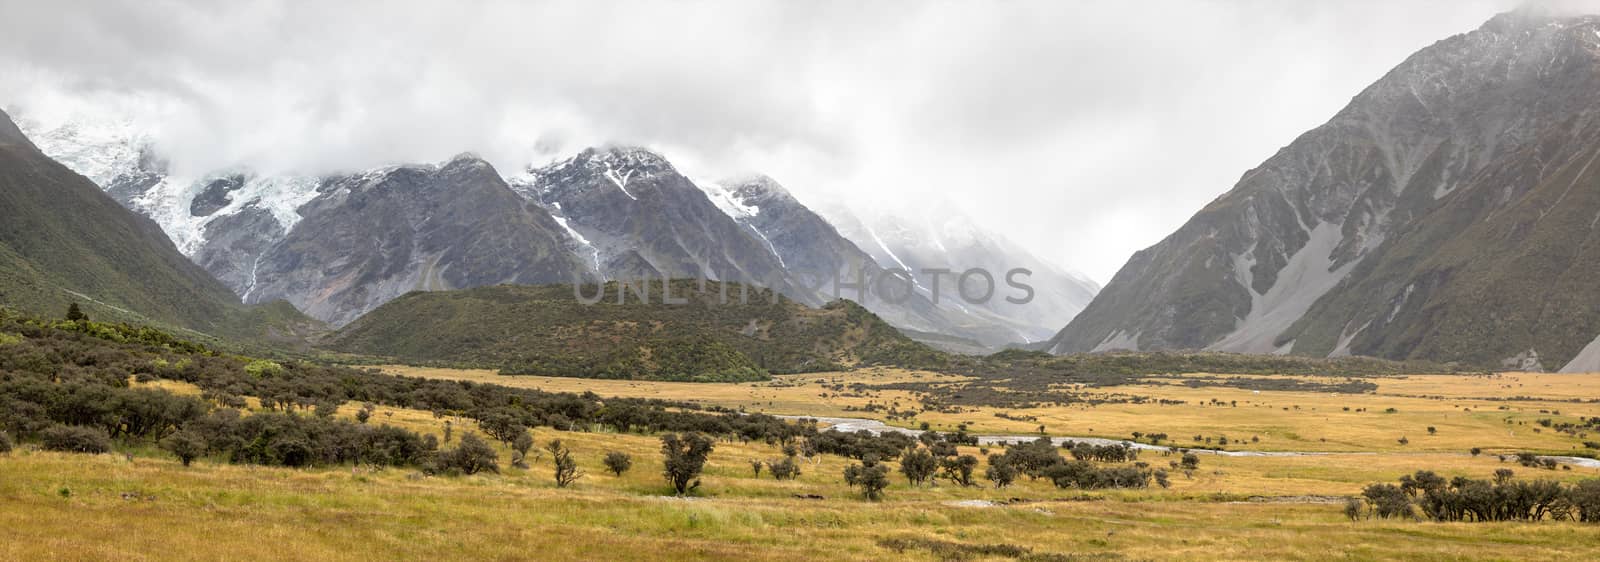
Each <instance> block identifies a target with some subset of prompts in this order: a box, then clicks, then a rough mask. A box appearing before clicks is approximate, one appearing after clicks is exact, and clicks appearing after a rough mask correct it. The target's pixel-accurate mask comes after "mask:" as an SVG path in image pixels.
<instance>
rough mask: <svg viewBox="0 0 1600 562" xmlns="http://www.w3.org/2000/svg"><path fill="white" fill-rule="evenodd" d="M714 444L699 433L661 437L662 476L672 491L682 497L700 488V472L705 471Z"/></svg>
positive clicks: (671, 434) (672, 434)
mask: <svg viewBox="0 0 1600 562" xmlns="http://www.w3.org/2000/svg"><path fill="white" fill-rule="evenodd" d="M714 448H716V443H715V442H713V441H712V440H711V438H710V437H706V436H705V435H702V434H700V433H695V432H691V433H685V434H681V435H680V434H676V433H668V434H666V435H662V436H661V456H662V460H663V461H665V462H664V464H665V468H664V469H663V475H664V476H666V478H667V483H669V484H671V485H672V489H673V491H675V492H677V494H678V495H680V496H681V495H684V494H687V493H689V492H690V491H693V490H694V489H696V488H699V487H700V471H701V470H703V469H705V466H706V458H707V457H709V456H711V451H712V449H714Z"/></svg>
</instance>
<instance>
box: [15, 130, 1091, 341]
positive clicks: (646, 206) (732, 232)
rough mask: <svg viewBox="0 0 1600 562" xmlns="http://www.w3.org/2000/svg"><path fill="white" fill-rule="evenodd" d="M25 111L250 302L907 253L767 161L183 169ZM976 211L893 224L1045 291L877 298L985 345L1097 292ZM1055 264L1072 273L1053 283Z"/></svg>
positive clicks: (53, 142)
mask: <svg viewBox="0 0 1600 562" xmlns="http://www.w3.org/2000/svg"><path fill="white" fill-rule="evenodd" d="M23 127H24V128H25V129H28V130H29V132H30V134H32V135H34V136H35V138H38V139H39V144H40V147H41V149H42V150H44V151H45V152H46V153H48V154H51V155H52V156H54V157H58V158H60V159H61V161H62V162H64V163H65V164H67V165H68V166H69V167H71V168H73V169H74V170H78V171H80V172H82V173H84V174H85V175H87V176H89V177H90V178H91V179H93V180H94V181H95V182H96V183H97V184H99V185H101V186H102V188H104V189H105V190H106V191H107V192H108V193H110V194H111V195H112V196H113V197H114V198H115V199H116V200H118V201H119V202H120V203H122V204H123V205H124V206H126V207H128V208H130V209H133V210H135V211H138V212H139V213H141V214H143V215H145V216H147V217H150V218H151V219H153V220H155V221H156V222H157V223H158V224H159V225H160V226H161V228H162V229H163V230H164V231H165V232H166V233H167V235H168V236H170V237H171V238H172V240H173V241H174V243H175V244H176V245H177V247H178V249H179V250H180V251H182V252H183V253H184V254H185V255H187V256H188V257H189V258H190V259H191V260H193V261H194V262H195V263H197V264H199V265H201V266H202V267H204V268H205V269H206V270H207V271H209V272H210V273H211V274H212V275H214V276H216V277H217V278H218V279H220V280H221V281H222V282H223V283H224V284H225V285H227V286H228V287H229V288H231V289H233V290H234V292H235V293H236V294H238V295H239V296H240V298H241V300H243V301H244V302H246V303H257V302H269V301H272V300H278V299H283V300H288V301H289V302H291V303H293V304H294V305H295V306H296V307H298V308H300V309H301V310H302V311H304V312H305V313H307V314H308V315H310V316H312V317H314V318H318V319H320V320H323V321H326V322H329V323H331V324H333V325H335V326H339V325H343V324H345V323H348V322H350V321H351V320H354V319H355V318H357V317H359V316H360V315H362V314H364V313H366V312H367V311H370V310H372V309H374V308H376V307H377V306H379V305H381V304H383V303H384V302H387V301H388V300H390V299H393V298H395V297H397V296H399V295H402V294H404V293H406V292H408V291H413V290H440V289H455V288H468V287H475V286H481V285H492V284H498V283H524V284H538V283H561V282H568V281H570V280H572V279H574V278H576V279H584V280H632V279H641V278H650V279H659V278H660V277H662V276H669V277H691V278H692V277H705V278H709V279H719V280H733V281H750V282H755V283H757V284H760V285H764V286H770V287H773V288H776V289H778V290H779V292H782V293H783V294H785V295H787V296H789V297H791V298H793V299H795V300H798V301H801V302H804V303H807V304H812V305H819V304H821V303H824V302H826V301H828V300H831V299H833V298H835V297H836V296H841V297H844V298H855V299H857V300H861V299H860V295H859V294H851V293H850V292H849V291H848V290H846V291H837V290H835V289H834V287H833V282H834V280H835V279H843V280H847V281H848V280H850V279H852V277H851V276H852V275H854V274H855V272H857V271H867V272H868V277H869V278H870V277H872V273H871V272H875V271H878V270H881V269H884V268H895V267H901V266H902V264H900V263H899V262H898V261H896V260H897V259H898V258H897V257H896V256H895V254H892V253H880V252H881V248H882V247H883V245H882V242H881V241H880V240H875V239H874V240H873V242H872V245H871V246H864V245H862V244H861V242H862V240H866V239H870V238H858V239H853V238H852V237H850V236H848V235H842V234H841V233H840V230H839V229H836V228H834V225H833V224H832V223H830V222H829V221H828V220H826V219H824V218H823V217H822V216H821V215H818V214H817V213H815V212H814V211H812V210H811V209H810V208H808V207H806V206H805V205H804V204H802V203H801V202H800V201H798V200H797V199H795V198H794V197H793V196H792V195H791V194H789V192H788V191H787V190H785V189H784V188H783V187H782V186H780V185H778V183H777V182H775V181H773V180H771V179H770V178H766V177H761V176H752V177H749V178H743V179H737V180H731V181H725V182H707V181H699V182H697V181H692V180H691V179H689V178H688V177H685V176H684V175H683V174H682V173H680V172H679V171H678V170H677V169H676V168H675V167H673V165H672V164H671V163H670V162H669V161H667V159H666V158H664V157H662V156H661V155H659V154H657V153H654V152H651V151H649V150H646V149H642V148H637V147H604V148H593V149H588V150H584V151H582V152H580V153H578V154H576V155H574V156H572V157H571V158H567V159H565V160H561V161H557V162H554V163H551V164H548V165H543V166H529V167H527V168H524V169H522V170H519V171H517V172H515V173H512V174H509V175H506V176H502V174H501V173H500V172H499V171H497V170H495V169H494V167H493V166H491V165H489V163H487V162H484V161H483V160H481V159H478V158H476V157H474V156H471V155H463V156H458V157H456V158H454V159H451V160H449V161H447V162H443V163H439V164H408V165H395V166H385V167H379V168H374V169H369V170H364V171H360V172H354V173H342V174H331V175H319V176H294V175H269V174H259V173H257V172H255V171H253V170H250V169H248V168H234V169H224V170H218V171H214V172H209V173H205V174H199V175H192V174H190V175H186V174H178V173H172V172H170V171H169V166H168V165H167V163H166V161H165V160H164V159H163V158H162V157H161V155H160V150H159V149H158V148H157V147H156V145H155V144H153V143H152V142H151V139H150V136H149V135H146V134H143V133H142V132H141V131H140V130H139V128H138V127H136V126H134V125H133V124H132V123H130V122H126V121H121V120H117V119H104V118H99V119H67V120H63V121H61V122H57V123H40V122H33V121H27V120H24V121H23ZM964 228H965V230H963V231H962V232H961V233H960V236H959V237H949V236H948V234H949V233H946V234H947V237H948V238H949V239H950V240H952V242H950V243H949V245H948V246H947V248H941V249H940V250H938V252H940V253H931V252H932V251H931V250H928V251H924V250H923V249H920V248H916V247H914V246H913V245H912V242H913V241H915V240H919V239H920V240H926V238H925V237H908V236H901V237H899V238H896V240H898V241H899V242H898V243H899V244H900V249H899V250H898V251H901V252H904V253H905V254H906V255H910V256H914V259H915V260H918V261H917V263H918V264H925V265H928V266H930V267H931V266H935V265H939V266H946V265H951V264H957V265H959V266H960V267H963V268H965V267H998V265H997V263H1000V262H1003V263H1007V264H1017V265H1015V266H1022V267H1029V268H1031V269H1033V270H1034V271H1035V276H1034V278H1033V279H1032V280H1031V281H1032V284H1033V286H1034V287H1035V288H1036V289H1037V290H1038V295H1039V298H1038V299H1036V301H1035V303H1034V304H1033V305H1031V306H1030V307H1028V308H1027V309H1022V310H1003V309H1001V308H998V307H995V306H993V305H990V306H971V305H969V304H965V303H961V302H958V301H959V299H952V298H947V299H945V300H944V301H943V302H942V303H940V304H938V305H935V304H934V303H933V302H931V300H930V297H931V295H930V294H927V293H926V292H925V291H924V292H922V293H920V294H915V295H912V296H911V298H909V299H907V300H906V301H905V302H901V303H890V302H887V301H886V300H884V299H875V298H873V297H872V296H870V295H869V296H867V297H866V299H865V300H866V301H867V302H865V303H863V304H864V305H865V306H867V307H868V308H869V309H871V310H873V311H874V312H876V313H878V314H880V315H881V316H883V317H884V318H885V319H886V320H888V321H890V322H891V323H893V324H895V325H897V326H900V327H902V328H903V329H906V330H908V332H909V333H913V334H918V335H919V337H924V339H929V338H931V339H932V340H935V341H937V342H938V343H940V344H941V345H943V346H944V347H946V348H950V349H959V350H962V351H972V352H980V351H985V350H990V349H995V348H998V347H1000V346H1003V345H1005V344H1009V343H1018V342H1026V341H1032V340H1037V339H1039V338H1040V337H1042V336H1041V334H1043V333H1047V331H1048V330H1049V327H1050V326H1053V325H1057V324H1060V323H1062V322H1065V320H1066V318H1069V317H1070V315H1071V314H1072V313H1074V312H1076V310H1077V307H1080V306H1081V304H1072V302H1073V301H1072V299H1079V298H1080V295H1079V294H1080V293H1083V292H1085V291H1086V292H1087V293H1088V294H1092V292H1093V287H1092V284H1086V283H1083V282H1081V281H1080V280H1077V279H1074V278H1071V277H1070V276H1055V271H1054V270H1053V269H1051V268H1049V267H1048V266H1046V265H1044V263H1043V262H1040V261H1038V260H1035V259H1032V258H1031V257H1028V258H1016V257H1015V255H1011V257H1008V258H1006V259H1001V260H999V261H998V262H995V263H991V261H985V260H989V259H990V258H992V256H991V254H995V253H996V252H1002V253H1003V252H1006V251H1009V250H1007V249H1006V248H1009V247H1010V246H1009V245H1006V244H1001V243H998V242H995V241H994V240H995V239H993V238H990V237H986V236H980V235H977V234H975V233H976V231H975V230H974V229H971V228H970V227H964ZM856 230H858V231H859V230H860V229H859V228H858V229H856ZM943 239H944V238H940V239H939V240H943ZM948 248H956V249H957V251H956V252H950V251H949V250H948ZM912 269H913V270H914V269H915V266H914V267H913V268H912ZM1057 279H1064V280H1067V282H1068V285H1069V286H1068V287H1066V288H1065V289H1062V288H1060V287H1055V286H1054V283H1055V280H1057ZM918 282H919V283H922V282H924V280H922V279H919V280H918ZM1062 291H1065V293H1062ZM1063 294H1065V295H1071V298H1068V299H1065V300H1063V298H1062V297H1061V295H1063ZM997 300H998V299H997ZM1082 300H1086V297H1082ZM1063 302H1066V303H1067V304H1066V305H1063V304H1062V303H1063ZM963 342H966V343H963Z"/></svg>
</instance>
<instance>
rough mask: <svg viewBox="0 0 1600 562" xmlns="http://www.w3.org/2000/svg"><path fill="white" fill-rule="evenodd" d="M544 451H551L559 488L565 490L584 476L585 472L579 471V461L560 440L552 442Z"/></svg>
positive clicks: (551, 459)
mask: <svg viewBox="0 0 1600 562" xmlns="http://www.w3.org/2000/svg"><path fill="white" fill-rule="evenodd" d="M544 449H545V450H546V451H550V461H551V462H552V463H553V464H555V468H556V487H557V488H565V487H567V486H568V485H571V484H572V483H573V482H576V481H578V478H581V477H582V476H583V472H581V471H579V470H578V461H577V460H576V459H573V458H572V450H571V449H568V448H567V447H566V445H563V444H562V443H561V440H560V439H555V440H552V441H550V443H548V444H546V445H545V446H544Z"/></svg>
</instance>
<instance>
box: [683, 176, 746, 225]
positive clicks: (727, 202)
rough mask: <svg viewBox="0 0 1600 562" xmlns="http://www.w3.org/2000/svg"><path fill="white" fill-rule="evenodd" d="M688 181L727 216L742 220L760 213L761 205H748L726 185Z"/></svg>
mask: <svg viewBox="0 0 1600 562" xmlns="http://www.w3.org/2000/svg"><path fill="white" fill-rule="evenodd" d="M690 181H691V183H693V184H694V185H695V187H698V188H700V191H701V192H703V193H705V194H706V198H707V199H710V200H711V204H712V205H716V206H717V209H718V210H721V211H722V214H724V215H728V218H731V219H733V220H735V221H739V222H744V221H746V220H748V219H751V218H754V217H756V216H759V215H761V207H758V206H755V205H749V204H746V203H745V202H744V201H741V200H740V199H739V196H738V195H735V194H734V193H733V191H732V190H730V189H728V187H727V186H725V185H722V184H720V183H716V182H708V181H701V180H690Z"/></svg>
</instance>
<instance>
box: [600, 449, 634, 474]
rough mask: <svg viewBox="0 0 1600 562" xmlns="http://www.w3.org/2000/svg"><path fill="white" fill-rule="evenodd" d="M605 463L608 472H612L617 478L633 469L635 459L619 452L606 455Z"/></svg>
mask: <svg viewBox="0 0 1600 562" xmlns="http://www.w3.org/2000/svg"><path fill="white" fill-rule="evenodd" d="M604 462H605V465H606V470H609V471H611V473H612V474H615V475H617V476H622V473H624V472H627V471H628V469H630V468H633V457H630V456H628V454H627V453H623V452H619V451H611V452H609V453H606V457H605V460H604Z"/></svg>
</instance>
